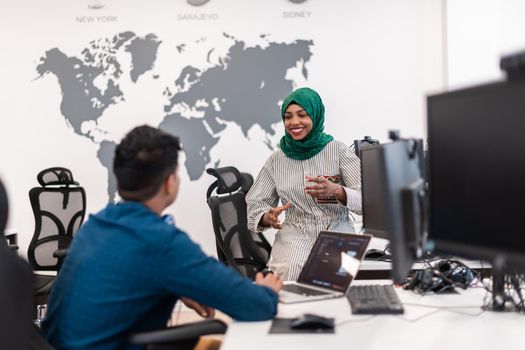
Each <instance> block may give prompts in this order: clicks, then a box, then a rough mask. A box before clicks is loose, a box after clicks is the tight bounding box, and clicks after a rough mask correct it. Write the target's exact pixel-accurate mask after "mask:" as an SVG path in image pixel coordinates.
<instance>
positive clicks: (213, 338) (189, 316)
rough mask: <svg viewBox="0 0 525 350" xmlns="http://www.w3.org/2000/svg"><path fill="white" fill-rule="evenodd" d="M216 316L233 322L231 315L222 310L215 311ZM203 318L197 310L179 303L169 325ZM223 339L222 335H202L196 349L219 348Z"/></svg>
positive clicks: (226, 321) (208, 349)
mask: <svg viewBox="0 0 525 350" xmlns="http://www.w3.org/2000/svg"><path fill="white" fill-rule="evenodd" d="M215 318H216V319H219V320H221V321H224V322H225V323H226V324H230V323H231V322H232V319H231V318H230V317H228V316H227V315H225V314H223V313H222V312H220V311H216V312H215ZM201 320H203V318H202V317H200V316H199V315H197V313H196V312H195V311H193V310H190V309H188V308H186V307H185V306H182V307H180V306H179V304H177V305H176V306H175V308H174V309H173V313H172V314H171V319H170V321H169V323H168V326H175V325H179V324H184V323H190V322H197V321H201ZM222 339H223V336H222V335H208V336H204V337H201V339H200V340H199V343H197V346H196V347H195V350H218V349H219V348H220V346H221V344H222Z"/></svg>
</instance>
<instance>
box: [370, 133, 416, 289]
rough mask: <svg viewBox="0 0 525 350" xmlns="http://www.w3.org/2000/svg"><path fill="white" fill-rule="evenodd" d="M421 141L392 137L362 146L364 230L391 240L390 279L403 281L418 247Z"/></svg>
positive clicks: (396, 281)
mask: <svg viewBox="0 0 525 350" xmlns="http://www.w3.org/2000/svg"><path fill="white" fill-rule="evenodd" d="M422 146H423V143H422V141H421V140H413V139H412V140H395V141H393V142H391V143H385V144H379V145H370V146H365V147H363V148H362V149H361V178H362V180H361V181H362V183H361V186H362V196H363V197H362V198H363V231H364V232H365V233H367V234H371V235H373V236H375V237H378V238H386V239H388V240H390V252H391V257H392V279H393V280H394V282H395V283H403V282H404V281H405V278H406V276H407V273H408V272H409V270H410V269H411V267H412V263H413V260H414V258H415V257H416V256H417V255H418V252H419V250H420V249H419V248H420V247H421V239H422V234H423V233H422V232H423V227H422V223H423V217H422V215H423V208H424V206H423V200H424V197H423V195H422V193H423V192H424V189H425V183H424V180H423V179H422V178H421V164H424V162H423V161H422V160H421V158H422V157H423V147H422Z"/></svg>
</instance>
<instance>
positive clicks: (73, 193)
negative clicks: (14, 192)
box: [27, 167, 86, 325]
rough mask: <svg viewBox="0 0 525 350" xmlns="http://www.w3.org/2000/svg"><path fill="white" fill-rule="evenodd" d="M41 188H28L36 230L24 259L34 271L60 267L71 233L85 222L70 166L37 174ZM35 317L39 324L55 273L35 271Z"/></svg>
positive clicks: (83, 206)
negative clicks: (26, 259) (48, 273)
mask: <svg viewBox="0 0 525 350" xmlns="http://www.w3.org/2000/svg"><path fill="white" fill-rule="evenodd" d="M37 181H38V183H39V184H40V187H35V188H32V189H31V190H30V191H29V199H30V201H31V207H32V209H33V214H34V217H35V231H34V233H33V238H32V239H31V242H30V244H29V248H28V252H27V258H28V261H29V264H30V265H31V267H32V268H33V270H35V271H56V272H57V273H58V270H59V269H60V266H61V265H62V262H63V260H64V258H65V256H66V254H67V249H68V248H69V245H70V244H71V241H72V239H73V235H74V234H75V233H76V232H77V230H78V228H79V227H80V225H81V224H82V222H83V221H84V216H85V213H86V193H85V191H84V189H83V188H82V187H79V185H78V183H77V182H75V180H74V179H73V174H72V173H71V171H70V170H69V169H66V168H60V167H54V168H49V169H45V170H42V171H41V172H40V173H39V174H38V175H37ZM34 277H35V279H34V281H35V297H36V301H35V302H36V310H37V313H36V320H35V323H36V324H37V325H40V323H41V322H42V315H43V310H44V309H45V304H46V303H47V298H48V296H49V293H50V292H51V288H52V286H53V282H54V280H55V276H53V275H46V274H41V273H35V275H34Z"/></svg>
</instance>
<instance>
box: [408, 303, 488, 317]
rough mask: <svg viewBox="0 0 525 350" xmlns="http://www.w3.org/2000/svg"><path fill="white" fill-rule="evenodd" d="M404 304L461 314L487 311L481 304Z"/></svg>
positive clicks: (470, 314)
mask: <svg viewBox="0 0 525 350" xmlns="http://www.w3.org/2000/svg"><path fill="white" fill-rule="evenodd" d="M403 305H409V306H419V307H426V308H429V309H437V310H439V311H450V312H454V313H457V314H461V315H467V316H475V317H477V316H479V315H481V314H482V313H484V312H485V311H486V310H484V309H482V308H481V306H473V305H469V306H457V305H454V306H433V305H425V304H417V303H403ZM460 309H476V310H480V312H478V313H476V314H472V313H468V312H463V311H460Z"/></svg>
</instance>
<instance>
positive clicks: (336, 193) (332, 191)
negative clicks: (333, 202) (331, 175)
mask: <svg viewBox="0 0 525 350" xmlns="http://www.w3.org/2000/svg"><path fill="white" fill-rule="evenodd" d="M306 180H307V181H308V182H311V183H313V184H312V185H310V186H305V188H304V190H305V192H306V193H308V194H309V195H310V196H312V197H314V198H326V197H335V198H337V199H338V200H339V201H341V202H346V192H345V190H343V187H341V186H340V185H338V184H335V183H333V182H331V181H329V180H328V179H326V178H324V177H322V176H319V177H312V176H306Z"/></svg>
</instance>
